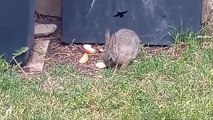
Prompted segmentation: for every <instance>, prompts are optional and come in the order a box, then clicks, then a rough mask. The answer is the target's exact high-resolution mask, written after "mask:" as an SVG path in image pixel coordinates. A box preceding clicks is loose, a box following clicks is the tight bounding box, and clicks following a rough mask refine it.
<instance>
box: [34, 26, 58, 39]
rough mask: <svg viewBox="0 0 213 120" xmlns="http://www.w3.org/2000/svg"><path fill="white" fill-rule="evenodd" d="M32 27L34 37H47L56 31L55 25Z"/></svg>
mask: <svg viewBox="0 0 213 120" xmlns="http://www.w3.org/2000/svg"><path fill="white" fill-rule="evenodd" d="M34 27H35V28H34V34H35V36H36V37H45V36H49V35H50V34H52V33H54V32H55V31H56V29H57V26H56V25H55V24H35V25H34Z"/></svg>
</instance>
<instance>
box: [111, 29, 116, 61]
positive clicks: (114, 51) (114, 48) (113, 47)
mask: <svg viewBox="0 0 213 120" xmlns="http://www.w3.org/2000/svg"><path fill="white" fill-rule="evenodd" d="M110 46H111V49H112V52H113V56H112V59H113V61H115V60H116V59H117V56H118V46H117V38H116V33H114V34H113V35H112V37H111V41H110Z"/></svg>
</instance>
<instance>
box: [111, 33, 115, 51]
mask: <svg viewBox="0 0 213 120" xmlns="http://www.w3.org/2000/svg"><path fill="white" fill-rule="evenodd" d="M115 42H116V38H115V33H113V34H112V37H111V39H110V46H111V47H112V48H113V46H115Z"/></svg>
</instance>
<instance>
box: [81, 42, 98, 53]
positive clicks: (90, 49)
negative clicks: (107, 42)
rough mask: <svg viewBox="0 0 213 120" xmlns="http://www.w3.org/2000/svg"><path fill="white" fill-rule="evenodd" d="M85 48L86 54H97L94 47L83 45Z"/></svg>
mask: <svg viewBox="0 0 213 120" xmlns="http://www.w3.org/2000/svg"><path fill="white" fill-rule="evenodd" d="M83 48H84V52H85V53H87V54H95V53H96V50H95V49H94V48H92V46H91V45H89V44H85V45H83Z"/></svg>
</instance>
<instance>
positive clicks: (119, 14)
mask: <svg viewBox="0 0 213 120" xmlns="http://www.w3.org/2000/svg"><path fill="white" fill-rule="evenodd" d="M127 12H128V11H123V12H117V14H115V15H114V16H113V17H123V16H124V14H125V13H127Z"/></svg>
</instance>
